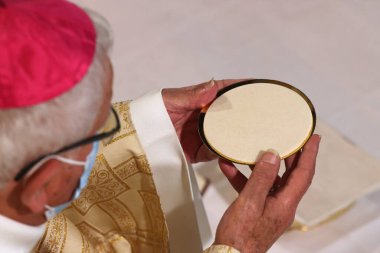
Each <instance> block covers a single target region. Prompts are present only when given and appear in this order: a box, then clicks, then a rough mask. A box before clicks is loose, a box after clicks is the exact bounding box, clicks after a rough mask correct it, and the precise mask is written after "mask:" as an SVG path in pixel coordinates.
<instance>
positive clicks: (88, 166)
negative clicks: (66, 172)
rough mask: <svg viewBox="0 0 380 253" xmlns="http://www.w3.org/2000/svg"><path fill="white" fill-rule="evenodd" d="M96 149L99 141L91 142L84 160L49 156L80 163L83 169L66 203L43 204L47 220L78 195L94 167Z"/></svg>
mask: <svg viewBox="0 0 380 253" xmlns="http://www.w3.org/2000/svg"><path fill="white" fill-rule="evenodd" d="M98 149H99V141H96V142H94V143H93V144H92V150H91V152H90V153H89V154H88V155H87V158H86V161H85V162H83V161H76V160H72V159H68V158H65V157H61V156H57V155H55V156H53V157H51V159H52V158H53V159H57V160H59V161H61V162H64V163H68V164H71V165H82V166H84V171H83V174H82V176H81V177H80V179H79V184H78V187H77V188H76V189H75V192H74V194H73V196H72V198H71V199H70V200H69V201H67V202H66V203H63V204H60V205H58V206H48V205H46V206H45V208H46V211H45V217H46V219H47V220H50V219H52V218H54V217H55V216H56V215H57V214H58V213H60V212H61V211H62V210H63V209H65V208H66V207H67V206H69V205H70V204H71V202H73V200H75V199H77V198H78V197H79V195H80V193H81V192H82V190H83V188H84V187H85V186H86V185H87V181H88V178H89V177H90V174H91V171H92V168H93V167H94V163H95V160H96V155H97V153H98Z"/></svg>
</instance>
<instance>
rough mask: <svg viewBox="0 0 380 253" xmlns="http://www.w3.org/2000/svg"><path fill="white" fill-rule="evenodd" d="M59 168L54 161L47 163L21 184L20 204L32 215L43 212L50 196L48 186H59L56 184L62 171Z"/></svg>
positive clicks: (57, 163)
mask: <svg viewBox="0 0 380 253" xmlns="http://www.w3.org/2000/svg"><path fill="white" fill-rule="evenodd" d="M59 166H62V165H61V164H60V163H59V162H58V161H56V160H50V161H47V162H46V163H44V164H43V165H41V167H40V168H39V169H38V170H37V171H36V172H35V173H34V174H33V175H31V176H30V177H29V178H27V179H24V181H23V182H21V184H23V187H22V191H21V196H20V197H21V202H22V204H23V205H25V206H26V207H28V208H29V209H30V210H31V211H32V212H33V213H41V212H43V211H44V210H45V205H47V203H48V200H49V196H50V195H51V187H49V186H51V185H57V186H59V185H60V184H59V183H58V182H57V180H59V178H60V173H61V171H62V170H60V169H59Z"/></svg>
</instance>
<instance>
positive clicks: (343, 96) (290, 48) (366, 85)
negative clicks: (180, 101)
mask: <svg viewBox="0 0 380 253" xmlns="http://www.w3.org/2000/svg"><path fill="white" fill-rule="evenodd" d="M73 2H74V3H77V4H79V5H82V6H85V7H89V8H91V9H93V10H95V11H97V12H99V13H100V14H102V15H103V16H104V17H105V18H106V19H107V20H108V21H109V22H110V24H111V26H112V28H113V31H114V48H113V54H112V61H113V64H114V71H115V79H114V80H115V85H114V98H113V100H114V101H119V100H127V99H134V98H137V97H139V96H141V95H143V94H144V93H146V92H148V91H151V90H154V89H160V88H165V87H181V86H187V85H192V84H196V83H200V82H204V81H207V80H210V79H211V78H212V77H214V78H215V79H226V78H228V79H229V78H251V77H256V78H268V79H277V80H280V81H283V82H287V83H290V84H292V85H294V86H296V87H298V88H299V89H301V90H302V91H303V92H304V93H306V94H307V95H308V96H309V98H310V99H311V100H312V101H313V103H314V106H315V108H316V111H317V115H318V117H319V121H320V122H322V123H323V124H324V125H325V126H327V127H328V128H329V129H330V128H331V129H332V130H331V131H332V132H331V131H330V132H331V134H334V136H335V137H334V138H340V141H341V142H340V141H334V142H327V143H330V144H331V145H335V144H336V145H335V146H334V150H338V151H337V152H341V156H340V158H339V159H342V163H344V162H343V160H344V159H345V158H344V157H345V156H344V154H345V153H344V152H346V151H345V150H346V147H347V146H350V147H351V151H350V152H353V153H355V152H356V153H360V155H359V156H358V157H360V161H358V163H357V164H356V163H354V162H353V163H352V162H350V163H349V164H351V165H355V167H353V168H348V167H350V166H349V165H344V168H339V169H336V170H335V168H330V170H331V171H336V172H338V171H339V173H338V174H335V176H334V177H337V178H336V179H337V180H334V178H326V179H328V180H330V181H331V183H330V185H331V186H332V188H331V193H333V191H334V187H339V185H338V184H340V186H341V187H343V186H344V187H347V189H348V188H350V184H351V182H354V183H355V180H356V179H355V178H351V179H350V178H348V177H349V176H348V174H350V173H348V174H347V175H346V174H345V173H341V172H342V171H344V169H346V166H348V167H347V170H351V171H354V172H356V173H358V174H356V175H360V174H361V173H362V174H365V173H367V172H362V169H363V168H362V166H366V169H368V170H371V173H372V174H366V175H367V177H368V175H372V176H370V177H371V178H372V179H373V178H374V176H373V175H375V174H376V173H378V174H377V175H379V176H380V162H379V161H380V135H379V129H380V113H379V112H380V31H379V24H380V15H379V13H380V1H376V0H369V1H359V0H356V1H355V0H345V1H343V0H341V1H339V0H317V1H302V0H289V1H273V0H271V1H264V0H263V1H258V0H253V1H242V0H192V1H178V0H177V1H174V0H156V1H148V0H139V1H129V0H123V1H121V0H113V1H105V0H92V1H85V0H74V1H73ZM330 132H328V133H327V136H322V137H323V140H322V141H325V140H324V139H325V138H327V139H329V135H330ZM337 136H338V137H337ZM331 140H335V139H331ZM340 143H342V144H340ZM330 144H329V145H330ZM340 145H345V146H344V147H343V146H342V148H341V146H340ZM328 148H330V147H326V150H329V149H328ZM324 154H325V155H324V157H320V158H319V159H324V161H326V162H328V161H331V160H333V159H335V161H337V163H338V162H339V160H337V157H336V156H335V153H334V152H325V153H324ZM350 154H351V153H350ZM350 154H349V153H347V157H348V156H350V157H356V156H355V155H350ZM362 159H363V160H366V159H367V160H370V161H371V162H369V163H365V165H362V163H361V160H362ZM326 162H325V163H324V162H321V163H319V164H327V163H326ZM337 163H335V164H337ZM368 164H369V165H368ZM334 166H337V165H334ZM367 167H371V168H367ZM318 169H319V168H318ZM196 170H197V171H198V173H199V174H201V175H202V176H203V177H205V178H207V179H208V180H209V181H210V185H209V187H208V189H207V190H206V192H205V194H204V196H203V200H204V203H205V205H206V211H207V214H208V217H209V219H210V225H211V230H212V231H215V228H216V226H217V223H218V221H219V219H220V217H221V215H222V214H223V212H224V210H225V209H226V208H227V206H228V204H229V203H230V202H231V201H233V199H234V198H235V197H236V194H235V193H234V192H233V190H232V188H231V187H229V185H228V183H227V182H226V180H225V179H224V177H223V175H221V173H220V172H219V170H218V168H217V166H216V164H215V163H208V164H201V165H198V166H197V167H196ZM322 171H323V170H322ZM368 173H369V172H368ZM373 173H375V174H373ZM322 174H323V173H322ZM322 174H321V176H320V178H319V180H323V175H322ZM350 175H351V174H350ZM345 177H347V181H344V182H341V180H340V179H341V178H345ZM351 177H352V176H351ZM355 177H357V176H355ZM350 180H352V181H350ZM356 181H358V180H356ZM334 182H336V184H337V185H336V186H334V184H335V183H334ZM363 182H364V181H363ZM317 183H318V182H317ZM342 184H343V185H342ZM379 184H380V180H379V181H376V180H375V181H371V182H370V183H368V184H367V185H366V184H365V182H364V183H363V184H362V185H361V186H360V187H361V188H360V189H359V190H360V192H359V193H358V194H355V193H354V192H352V193H350V194H352V195H355V196H354V197H353V198H352V199H351V200H352V203H353V205H352V206H351V207H350V208H349V210H348V211H347V212H345V213H344V214H343V215H341V216H339V217H337V218H336V219H333V220H330V221H329V222H326V223H324V224H322V225H318V226H316V227H315V228H313V229H311V230H310V231H308V232H302V231H299V230H292V231H289V232H287V233H286V234H285V235H284V236H283V237H281V239H280V240H279V241H278V242H277V243H276V244H275V245H274V246H273V247H272V249H271V250H270V251H269V252H271V253H283V252H289V253H290V252H292V253H295V252H324V253H327V252H352V253H357V252H380V242H379V240H378V233H379V231H380V191H379V189H380V185H379ZM355 191H356V190H355ZM324 194H326V193H324ZM314 204H315V205H318V203H317V202H316V203H314ZM308 208H309V209H310V208H313V206H312V204H310V203H309V204H308Z"/></svg>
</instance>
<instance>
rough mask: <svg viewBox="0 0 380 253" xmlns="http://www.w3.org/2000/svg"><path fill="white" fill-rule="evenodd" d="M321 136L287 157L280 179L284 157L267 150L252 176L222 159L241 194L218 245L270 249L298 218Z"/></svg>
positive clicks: (244, 252)
mask: <svg viewBox="0 0 380 253" xmlns="http://www.w3.org/2000/svg"><path fill="white" fill-rule="evenodd" d="M319 142H320V136H318V135H313V136H312V137H311V138H310V140H309V141H308V142H307V144H306V145H305V146H304V147H303V149H302V151H300V152H298V153H297V154H295V155H293V156H291V157H289V158H287V159H286V160H285V164H286V172H285V173H284V175H283V176H282V178H280V177H279V176H278V171H279V168H280V158H279V157H278V155H277V154H274V153H272V152H265V153H264V154H263V155H262V156H261V157H260V159H259V160H258V161H257V163H256V165H255V166H254V168H253V171H252V174H251V176H250V177H249V179H246V178H245V177H244V176H243V174H241V173H240V172H239V171H238V170H237V169H236V167H235V166H234V165H233V164H232V163H229V162H226V161H223V160H220V162H219V164H220V167H221V170H222V171H223V173H224V174H225V175H226V177H227V178H228V180H229V181H230V183H231V184H232V186H233V187H234V188H235V189H236V190H237V191H238V192H239V197H238V198H237V199H236V200H235V201H234V202H233V203H232V204H231V206H230V207H229V208H228V209H227V211H226V212H225V213H224V215H223V217H222V219H221V221H220V223H219V225H218V228H217V231H216V236H215V244H224V245H229V246H232V247H234V248H236V249H237V250H240V251H241V252H242V253H247V252H250V253H262V252H266V251H267V250H268V249H269V248H270V247H271V246H272V244H273V243H274V242H275V241H276V240H277V239H278V238H279V237H280V236H281V235H282V234H283V233H284V231H285V230H286V229H287V228H288V227H289V226H290V225H291V223H292V222H293V220H294V216H295V212H296V208H297V206H298V203H299V202H300V200H301V198H302V197H303V195H304V194H305V192H306V190H307V189H308V188H309V186H310V184H311V181H312V178H313V176H314V170H315V165H316V157H317V153H318V147H319Z"/></svg>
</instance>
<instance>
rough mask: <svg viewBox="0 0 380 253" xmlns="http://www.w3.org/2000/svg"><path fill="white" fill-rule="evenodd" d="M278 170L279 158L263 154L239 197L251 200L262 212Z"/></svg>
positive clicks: (272, 153) (270, 153)
mask: <svg viewBox="0 0 380 253" xmlns="http://www.w3.org/2000/svg"><path fill="white" fill-rule="evenodd" d="M279 169H280V157H279V156H278V154H277V153H274V152H265V153H263V154H262V155H261V157H260V158H259V159H258V161H257V163H256V165H255V168H254V170H253V172H252V174H251V176H250V177H249V179H248V182H247V184H246V185H245V187H244V189H243V191H242V192H241V196H245V197H246V198H249V199H252V200H253V201H254V203H256V204H257V205H258V207H259V210H262V209H263V208H264V204H265V200H266V198H267V196H268V193H269V191H270V189H271V188H272V186H273V183H274V182H275V180H276V178H277V175H278V171H279Z"/></svg>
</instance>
